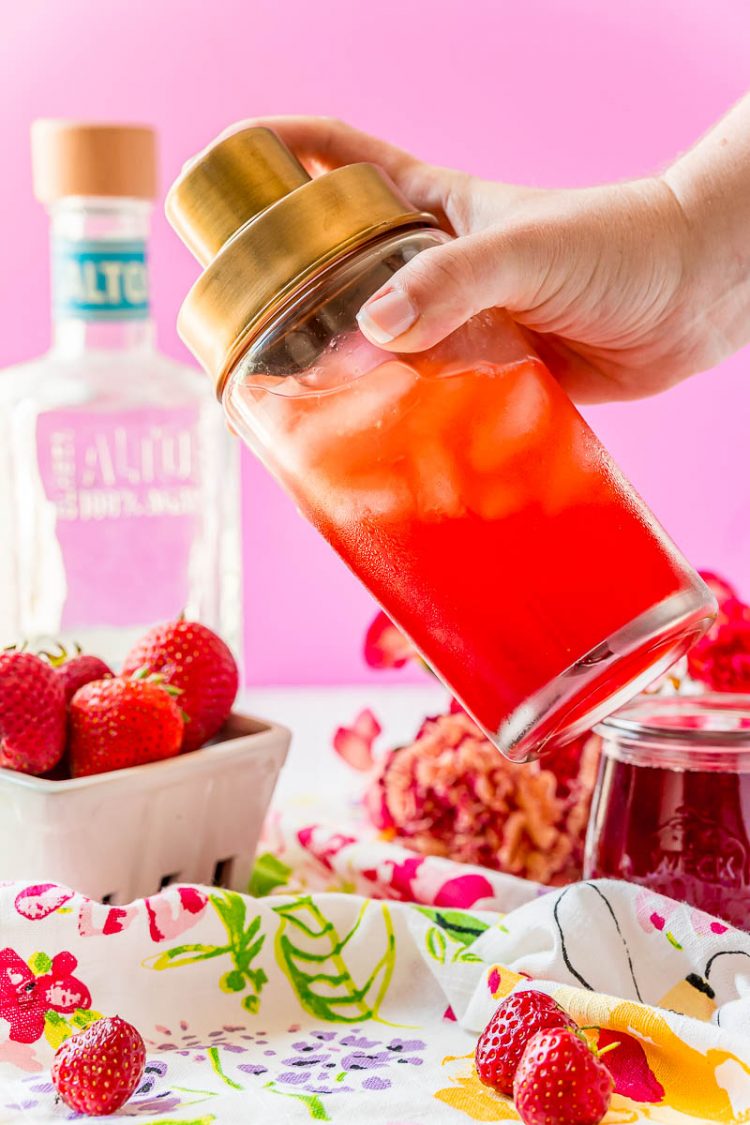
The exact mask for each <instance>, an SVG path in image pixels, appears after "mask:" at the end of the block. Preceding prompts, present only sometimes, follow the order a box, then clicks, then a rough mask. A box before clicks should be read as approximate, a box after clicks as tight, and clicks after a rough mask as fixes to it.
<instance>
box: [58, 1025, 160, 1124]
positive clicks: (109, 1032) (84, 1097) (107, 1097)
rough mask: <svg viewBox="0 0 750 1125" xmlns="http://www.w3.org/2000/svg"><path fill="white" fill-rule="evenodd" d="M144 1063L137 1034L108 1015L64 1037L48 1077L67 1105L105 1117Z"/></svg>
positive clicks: (126, 1092) (120, 1101)
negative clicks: (68, 1037) (50, 1075)
mask: <svg viewBox="0 0 750 1125" xmlns="http://www.w3.org/2000/svg"><path fill="white" fill-rule="evenodd" d="M145 1065H146V1048H145V1046H144V1043H143V1039H142V1038H141V1035H140V1033H139V1032H138V1031H137V1030H136V1029H135V1028H134V1027H133V1025H132V1024H130V1023H127V1022H126V1021H125V1020H123V1019H120V1017H119V1016H113V1017H112V1018H111V1019H109V1018H107V1019H100V1020H97V1021H96V1023H92V1024H90V1025H89V1026H88V1027H87V1028H85V1029H84V1030H83V1031H79V1032H78V1034H77V1035H72V1036H71V1037H70V1039H66V1040H65V1042H64V1043H63V1044H62V1045H61V1046H60V1047H59V1048H58V1051H57V1054H56V1055H55V1059H54V1062H53V1064H52V1082H53V1084H54V1086H55V1088H56V1090H57V1092H58V1093H59V1095H60V1097H61V1098H62V1100H63V1101H64V1102H65V1104H66V1105H68V1106H70V1108H71V1109H75V1110H77V1111H78V1113H86V1114H88V1115H89V1116H90V1117H104V1116H106V1115H107V1114H110V1113H114V1112H115V1110H117V1109H119V1108H120V1106H122V1105H124V1104H125V1102H126V1101H127V1100H128V1098H129V1097H130V1096H131V1095H132V1094H133V1093H134V1092H135V1091H136V1090H137V1088H138V1084H139V1083H140V1081H141V1078H142V1076H143V1069H144V1067H145Z"/></svg>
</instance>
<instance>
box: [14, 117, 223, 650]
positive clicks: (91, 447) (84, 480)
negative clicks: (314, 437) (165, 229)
mask: <svg viewBox="0 0 750 1125" xmlns="http://www.w3.org/2000/svg"><path fill="white" fill-rule="evenodd" d="M32 148H33V156H34V186H35V193H36V195H37V197H38V198H39V199H40V200H42V201H43V202H44V203H45V204H47V206H48V208H49V213H50V220H51V241H52V245H51V256H52V301H53V308H52V321H53V329H52V346H51V349H50V351H49V352H48V353H47V354H46V355H43V356H41V357H40V358H38V359H36V360H33V361H31V362H29V363H23V364H20V365H18V366H16V367H13V368H9V369H7V370H6V371H4V372H2V373H1V374H0V461H1V462H2V464H1V466H0V533H1V534H2V539H3V544H4V548H7V549H3V550H2V551H0V645H3V644H13V643H18V642H19V641H26V642H27V643H30V644H31V645H32V646H33V645H44V644H47V643H49V642H50V641H51V640H55V641H60V642H61V643H62V644H64V645H68V646H69V645H72V644H79V645H81V646H82V647H83V648H84V649H86V650H88V651H93V652H96V653H97V654H99V655H101V656H102V657H104V658H105V659H107V660H108V661H110V662H111V663H113V664H114V665H115V666H116V665H117V664H118V663H119V662H120V661H121V660H122V658H123V656H124V655H125V653H126V652H127V650H128V648H129V647H130V645H131V644H132V642H133V640H134V639H135V638H136V637H137V636H138V635H139V634H140V633H142V632H143V630H144V629H146V628H147V627H148V626H149V625H151V624H153V623H154V622H156V621H163V620H167V619H169V618H171V617H176V616H177V615H179V614H180V613H181V612H184V613H185V614H186V616H188V617H190V618H194V619H199V620H201V621H204V622H205V623H206V624H207V625H209V626H211V627H213V628H215V629H218V630H219V631H220V632H221V633H222V634H223V635H224V636H225V637H227V638H228V640H229V642H230V643H232V644H234V645H235V646H236V645H237V642H238V635H237V631H238V628H239V623H240V606H239V588H240V581H239V579H240V575H239V553H238V528H237V506H238V505H237V502H238V497H237V491H236V489H237V472H236V469H237V466H236V451H235V450H233V449H231V445H232V443H231V440H230V439H229V437H228V435H227V433H226V428H225V427H224V426H223V424H222V422H221V419H220V418H218V417H217V416H216V411H215V409H214V408H213V406H212V404H211V396H210V392H209V391H208V388H207V387H206V385H205V380H204V379H203V378H202V377H201V376H200V375H199V373H197V372H196V371H194V370H192V369H191V368H189V367H186V366H184V365H183V364H179V363H176V362H174V361H172V360H170V359H168V358H167V357H166V356H163V355H161V354H160V353H159V352H158V351H157V349H156V346H155V336H154V326H153V322H152V320H151V316H150V310H149V296H148V266H147V243H148V235H149V223H150V212H151V207H152V200H153V197H154V195H155V183H156V176H155V172H156V168H155V164H156V153H155V135H154V133H153V131H152V130H151V129H147V128H140V127H135V126H120V125H107V126H104V125H102V126H99V125H85V124H78V123H75V124H72V123H68V122H57V121H40V122H36V123H35V125H34V127H33V131H32Z"/></svg>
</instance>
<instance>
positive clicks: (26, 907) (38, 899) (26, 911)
mask: <svg viewBox="0 0 750 1125" xmlns="http://www.w3.org/2000/svg"><path fill="white" fill-rule="evenodd" d="M73 897H74V895H73V891H71V890H68V888H67V887H58V886H57V884H56V883H36V884H34V885H32V886H30V887H24V889H23V890H22V891H19V892H18V894H17V895H16V901H15V907H16V910H17V912H18V913H19V914H21V915H22V916H23V917H24V918H28V920H29V921H30V922H38V921H41V919H42V918H47V917H48V915H50V914H54V913H55V911H56V910H59V909H60V908H61V907H62V906H65V904H66V903H68V902H70V900H71V899H72V898H73Z"/></svg>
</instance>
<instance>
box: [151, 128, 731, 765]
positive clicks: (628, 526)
mask: <svg viewBox="0 0 750 1125" xmlns="http://www.w3.org/2000/svg"><path fill="white" fill-rule="evenodd" d="M167 213H168V216H169V218H170V221H171V222H172V223H173V225H174V226H175V227H176V229H177V231H178V233H179V234H180V235H181V236H182V238H183V239H184V240H185V241H186V243H187V244H188V246H189V247H190V248H191V249H192V250H193V251H194V253H195V254H196V256H197V257H198V259H199V260H200V261H201V263H202V264H203V265H204V266H205V270H204V273H203V274H202V276H201V277H200V279H199V280H198V282H197V283H196V284H195V285H194V287H193V289H192V290H191V292H190V294H189V295H188V297H187V299H186V301H185V303H184V305H183V308H182V311H181V314H180V321H179V328H180V332H181V334H182V337H183V339H184V340H185V342H186V343H187V344H188V346H189V347H190V348H191V349H192V350H193V352H194V353H195V355H196V356H198V358H199V359H200V360H201V362H202V363H203V365H204V367H205V368H206V369H207V371H208V372H209V373H210V374H211V376H212V377H213V379H214V382H215V384H216V388H217V393H218V395H219V397H220V398H221V401H222V403H223V405H224V409H225V411H226V413H227V416H228V418H229V420H230V423H231V425H232V426H233V427H234V428H235V429H236V431H237V432H238V433H239V434H240V435H241V436H242V437H243V438H244V439H245V441H246V442H247V443H248V445H249V446H250V447H251V448H252V449H253V450H254V452H255V453H256V454H257V455H258V456H259V458H260V459H261V460H262V461H263V462H264V463H265V465H266V466H267V467H268V468H269V469H270V471H271V472H272V473H273V474H274V475H275V476H276V477H277V478H278V479H279V480H280V481H281V483H282V484H283V485H284V486H285V487H286V489H287V490H288V491H289V492H290V493H291V494H292V496H293V497H294V498H295V500H296V502H297V504H298V506H299V508H300V510H301V512H302V513H303V515H304V516H306V517H307V518H308V519H309V520H310V521H311V522H312V523H313V524H314V525H315V526H316V527H317V528H318V530H319V531H320V532H321V533H322V534H323V535H324V536H325V538H326V539H327V540H328V541H329V543H330V544H331V545H332V546H333V547H334V549H335V550H336V551H337V552H338V553H339V555H340V556H341V557H342V559H343V560H344V561H345V562H346V563H347V565H348V566H349V567H350V568H351V569H352V570H353V571H354V573H355V574H356V575H358V577H359V578H360V579H361V580H362V581H363V582H364V583H365V585H366V586H367V587H368V588H369V590H370V591H371V592H372V593H373V594H374V596H375V597H376V598H377V599H378V601H379V602H380V604H381V605H382V606H383V608H384V609H385V611H386V612H387V613H388V614H389V615H390V616H391V617H392V619H393V620H394V621H395V622H396V624H397V625H398V626H399V627H400V628H401V629H402V630H403V631H404V632H405V633H406V634H407V635H408V636H409V637H410V639H411V640H412V642H413V643H414V644H415V646H416V647H417V648H418V650H419V651H420V652H421V654H422V655H423V657H424V658H425V660H426V661H427V663H428V664H430V665H431V667H432V668H433V669H434V670H435V672H437V673H438V674H439V675H440V676H441V677H442V679H443V680H444V681H445V683H446V684H447V685H448V686H449V688H450V689H451V691H452V692H453V693H454V694H455V695H456V696H457V698H458V699H459V700H460V702H461V703H462V704H463V706H464V707H465V708H466V710H467V711H468V712H469V713H470V714H471V715H472V716H473V717H474V718H475V719H476V721H477V722H478V723H479V725H480V726H481V727H482V728H483V729H484V730H485V732H486V733H487V735H488V736H489V737H490V738H491V739H492V740H493V741H494V742H495V744H496V745H497V746H498V747H499V749H500V750H502V751H503V753H505V754H507V755H508V756H509V757H511V758H513V759H515V760H525V759H526V758H528V757H530V756H532V755H534V754H537V753H539V752H540V751H541V750H542V749H544V748H545V747H546V748H551V747H554V746H555V745H560V744H562V743H564V742H565V741H567V740H569V739H571V738H573V737H575V736H576V735H578V734H580V733H582V732H583V731H586V730H588V729H590V727H591V725H592V724H593V723H594V722H596V721H598V720H599V719H601V718H602V717H603V716H604V715H606V714H609V713H610V712H611V711H613V710H614V709H615V708H617V707H618V706H620V705H621V704H623V703H625V702H626V701H627V700H628V699H630V698H632V696H633V695H634V694H635V693H636V692H637V691H639V690H640V688H641V687H643V686H644V685H645V684H646V683H648V682H649V681H650V680H652V679H654V678H656V676H658V675H659V674H660V673H661V672H662V671H664V670H665V669H666V668H667V667H668V666H669V665H670V664H671V663H672V662H673V661H674V660H676V659H677V658H678V657H679V656H681V655H682V654H683V653H684V652H685V651H686V649H687V648H688V647H689V645H690V644H691V642H692V641H693V640H694V639H695V638H697V637H698V636H700V635H701V633H702V632H703V630H704V629H705V628H706V627H707V625H708V623H709V622H710V620H711V618H712V616H713V613H714V611H715V605H714V602H713V599H712V596H711V594H710V592H709V590H708V589H707V588H706V586H705V585H704V584H703V583H702V581H701V580H700V578H699V577H698V576H697V574H695V572H694V571H693V570H692V569H691V568H690V566H689V565H688V564H687V562H686V561H685V560H684V559H683V558H682V556H681V555H680V554H679V552H678V551H677V549H676V548H675V547H674V545H673V544H672V543H671V542H670V541H669V539H668V538H667V536H666V535H665V534H664V532H663V531H662V529H661V528H660V527H659V525H658V524H657V523H656V521H655V520H654V518H653V516H652V515H651V513H650V512H649V511H648V509H647V508H646V506H645V505H644V504H643V502H642V501H641V500H640V498H639V497H638V496H636V495H635V493H634V492H633V490H632V488H631V487H630V485H629V484H628V483H627V481H625V479H624V478H623V476H622V475H621V473H620V472H619V470H618V469H617V468H616V466H615V465H614V464H613V462H612V460H611V459H610V458H609V456H608V454H607V453H606V451H605V450H604V449H603V448H602V446H601V444H600V443H599V442H598V440H597V439H596V437H595V436H594V434H593V433H592V432H591V430H590V429H589V427H588V426H587V424H586V423H585V421H584V420H583V418H582V417H581V416H580V414H579V413H578V412H577V410H576V409H575V407H574V406H573V405H572V403H571V402H570V400H569V399H568V398H567V396H566V395H565V394H564V392H563V391H562V389H561V388H560V386H559V385H558V383H557V382H556V381H555V380H554V379H553V378H552V376H551V375H550V374H549V372H548V371H547V370H546V368H545V367H544V366H543V364H542V363H541V362H540V360H539V359H538V357H536V356H535V355H534V354H533V353H532V352H530V350H529V347H528V344H527V342H526V341H525V339H524V338H523V336H522V335H521V333H520V332H519V330H518V329H517V328H516V327H515V325H514V324H513V322H512V321H511V320H510V318H509V317H508V316H507V315H506V314H505V313H503V312H502V311H500V310H489V311H486V312H484V313H481V314H480V315H478V316H475V317H473V318H472V319H471V320H470V321H469V322H468V323H467V324H466V325H465V326H464V327H463V328H461V329H459V330H458V331H457V332H455V333H453V334H452V335H451V336H449V337H448V338H447V339H446V340H445V341H443V342H442V343H441V344H439V345H437V346H436V347H434V348H431V349H430V350H429V351H426V352H423V353H420V354H409V355H406V354H403V355H394V354H393V353H389V352H385V351H382V350H380V349H378V348H376V347H374V346H372V345H371V344H370V343H368V342H367V341H366V340H365V339H364V338H363V337H362V335H361V334H360V332H359V331H358V329H357V324H356V313H357V311H358V309H359V308H360V306H361V305H362V303H363V302H364V301H365V300H366V299H367V297H369V296H370V295H372V293H374V292H375V291H376V290H377V289H378V288H379V287H380V286H382V285H384V284H386V283H387V282H388V280H389V279H390V277H391V276H392V275H393V274H394V273H395V272H396V271H397V270H398V269H399V268H400V267H401V266H402V265H403V264H404V263H405V262H407V261H408V260H409V259H410V258H412V257H413V256H414V255H416V254H419V253H424V252H426V253H429V251H430V248H431V247H434V246H435V245H437V244H438V243H439V242H440V241H442V240H444V239H445V238H447V237H448V236H447V235H446V234H445V233H443V232H442V231H439V230H437V229H436V223H435V220H434V219H433V218H432V216H430V215H426V214H421V213H418V212H415V211H414V209H413V208H412V207H411V206H410V205H409V203H408V202H407V201H406V200H405V199H404V198H403V197H402V196H401V195H400V193H399V192H398V191H397V189H396V188H395V187H394V185H393V184H392V183H391V182H390V181H389V180H388V178H387V177H386V176H385V175H384V173H383V172H382V171H381V170H380V169H377V168H375V167H374V166H372V165H367V164H359V165H352V166H349V167H344V168H339V169H337V170H335V171H333V172H330V173H327V174H326V175H322V176H320V177H318V178H316V179H314V180H311V179H310V177H309V176H308V175H307V173H306V172H305V170H304V169H303V168H302V166H301V165H300V164H299V163H298V162H297V161H296V159H295V158H294V157H293V156H292V154H291V153H290V152H289V151H288V150H287V149H286V148H285V146H284V145H283V144H282V143H281V141H280V140H279V139H278V138H277V137H276V136H275V135H274V134H273V133H272V132H270V131H269V130H264V129H256V128H252V129H247V130H244V131H241V132H239V133H236V134H234V135H233V136H231V137H228V138H225V139H223V140H221V141H220V142H218V143H217V144H216V145H214V146H213V147H212V148H210V149H209V150H207V151H206V152H204V153H202V154H201V155H200V156H199V157H198V158H197V159H196V160H195V161H193V162H192V163H191V164H190V165H189V167H188V168H187V170H186V171H185V172H184V173H183V175H182V177H181V178H180V179H179V180H178V181H177V183H176V184H175V185H174V186H173V187H172V189H171V191H170V193H169V195H168V199H167ZM300 581H304V568H303V567H302V565H301V568H300Z"/></svg>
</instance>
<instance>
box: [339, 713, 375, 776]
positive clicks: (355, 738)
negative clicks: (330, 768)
mask: <svg viewBox="0 0 750 1125" xmlns="http://www.w3.org/2000/svg"><path fill="white" fill-rule="evenodd" d="M381 730H382V727H381V726H380V723H379V722H378V720H377V719H376V718H375V716H374V715H373V713H372V711H370V710H369V708H366V709H365V710H364V711H361V712H360V713H359V715H357V717H356V719H355V720H354V723H353V724H352V726H350V727H339V728H338V730H337V731H336V733H335V734H334V736H333V748H334V750H335V751H336V753H337V754H338V755H339V757H340V758H343V760H344V761H345V762H346V764H347V765H349V766H351V767H352V769H355V770H361V771H362V772H367V771H369V770H371V769H372V768H373V766H374V765H375V759H374V757H373V754H372V744H373V742H374V741H375V739H376V738H377V737H378V735H379V734H380V732H381Z"/></svg>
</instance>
